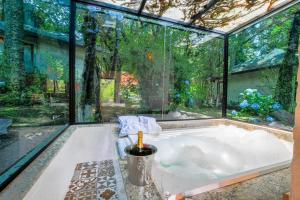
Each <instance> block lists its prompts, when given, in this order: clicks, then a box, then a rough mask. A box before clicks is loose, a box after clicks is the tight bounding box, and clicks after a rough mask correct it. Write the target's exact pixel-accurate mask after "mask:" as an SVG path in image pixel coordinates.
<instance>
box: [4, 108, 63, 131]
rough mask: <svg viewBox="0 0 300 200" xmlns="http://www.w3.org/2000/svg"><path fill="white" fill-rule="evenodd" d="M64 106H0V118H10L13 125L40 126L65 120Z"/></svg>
mask: <svg viewBox="0 0 300 200" xmlns="http://www.w3.org/2000/svg"><path fill="white" fill-rule="evenodd" d="M66 112H67V108H66V107H65V106H49V105H43V104H42V105H33V106H1V107H0V118H6V119H12V120H13V126H40V125H53V124H60V123H63V122H64V121H66Z"/></svg>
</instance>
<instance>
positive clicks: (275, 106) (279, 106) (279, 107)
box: [272, 102, 282, 110]
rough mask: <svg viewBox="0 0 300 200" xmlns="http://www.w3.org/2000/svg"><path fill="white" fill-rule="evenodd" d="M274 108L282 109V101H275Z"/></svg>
mask: <svg viewBox="0 0 300 200" xmlns="http://www.w3.org/2000/svg"><path fill="white" fill-rule="evenodd" d="M272 108H273V109H274V110H280V109H281V108H282V106H281V104H280V103H278V102H276V103H274V104H273V105H272Z"/></svg>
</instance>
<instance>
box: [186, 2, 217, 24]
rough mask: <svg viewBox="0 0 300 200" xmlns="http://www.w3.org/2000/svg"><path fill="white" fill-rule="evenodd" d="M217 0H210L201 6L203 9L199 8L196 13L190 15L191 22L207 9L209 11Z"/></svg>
mask: <svg viewBox="0 0 300 200" xmlns="http://www.w3.org/2000/svg"><path fill="white" fill-rule="evenodd" d="M218 2H219V0H210V1H209V2H208V3H207V4H206V5H204V6H203V9H202V10H200V11H199V12H198V13H197V14H195V15H193V16H192V17H191V22H190V23H194V22H195V21H196V20H197V19H199V18H201V17H202V15H204V14H205V13H206V12H207V11H209V10H210V9H211V8H212V7H214V6H215V5H216V4H217V3H218Z"/></svg>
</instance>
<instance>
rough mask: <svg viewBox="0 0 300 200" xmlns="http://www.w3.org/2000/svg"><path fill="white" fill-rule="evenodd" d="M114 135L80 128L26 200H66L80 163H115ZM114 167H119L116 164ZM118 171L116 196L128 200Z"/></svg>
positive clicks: (100, 129)
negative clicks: (113, 161)
mask: <svg viewBox="0 0 300 200" xmlns="http://www.w3.org/2000/svg"><path fill="white" fill-rule="evenodd" d="M111 131H112V128H111V126H110V125H102V126H97V127H96V126H95V127H81V128H77V129H76V130H75V131H74V133H73V134H72V136H71V137H70V138H69V139H68V141H67V142H66V143H65V145H64V146H63V147H62V148H61V149H60V151H59V152H58V154H57V155H56V156H55V157H54V158H53V160H52V161H51V163H50V164H49V166H47V168H46V169H45V170H44V171H43V173H42V175H41V176H40V177H39V179H38V180H37V181H36V182H35V184H34V185H33V187H32V188H31V189H30V190H29V192H28V193H27V195H26V196H25V198H24V199H25V200H41V199H43V200H54V199H55V200H56V199H57V200H59V199H64V198H65V196H66V194H67V192H68V190H69V185H70V183H71V180H72V177H73V174H74V171H75V170H76V169H78V167H79V166H78V164H79V163H86V162H90V161H102V160H115V159H116V157H117V156H116V151H115V144H114V142H113V139H112V134H111ZM96 163H97V162H96ZM115 163H116V165H118V164H117V162H115ZM76 166H77V168H76ZM119 170H120V169H119V167H116V174H118V175H117V176H116V179H117V182H118V183H119V185H117V190H116V193H117V194H118V195H122V196H123V197H124V198H125V199H126V194H125V190H124V187H123V181H122V176H121V173H120V171H119ZM107 192H109V191H107ZM100 195H101V194H100ZM104 195H108V193H104ZM124 198H121V199H124Z"/></svg>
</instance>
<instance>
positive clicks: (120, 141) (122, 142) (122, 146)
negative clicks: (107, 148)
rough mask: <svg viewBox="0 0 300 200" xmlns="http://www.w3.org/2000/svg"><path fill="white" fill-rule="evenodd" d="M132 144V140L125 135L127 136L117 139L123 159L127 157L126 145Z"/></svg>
mask: <svg viewBox="0 0 300 200" xmlns="http://www.w3.org/2000/svg"><path fill="white" fill-rule="evenodd" d="M129 145H131V143H130V140H129V139H128V138H127V137H125V138H119V139H118V141H117V147H118V152H119V155H120V157H121V159H125V158H126V152H125V147H127V146H129Z"/></svg>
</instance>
